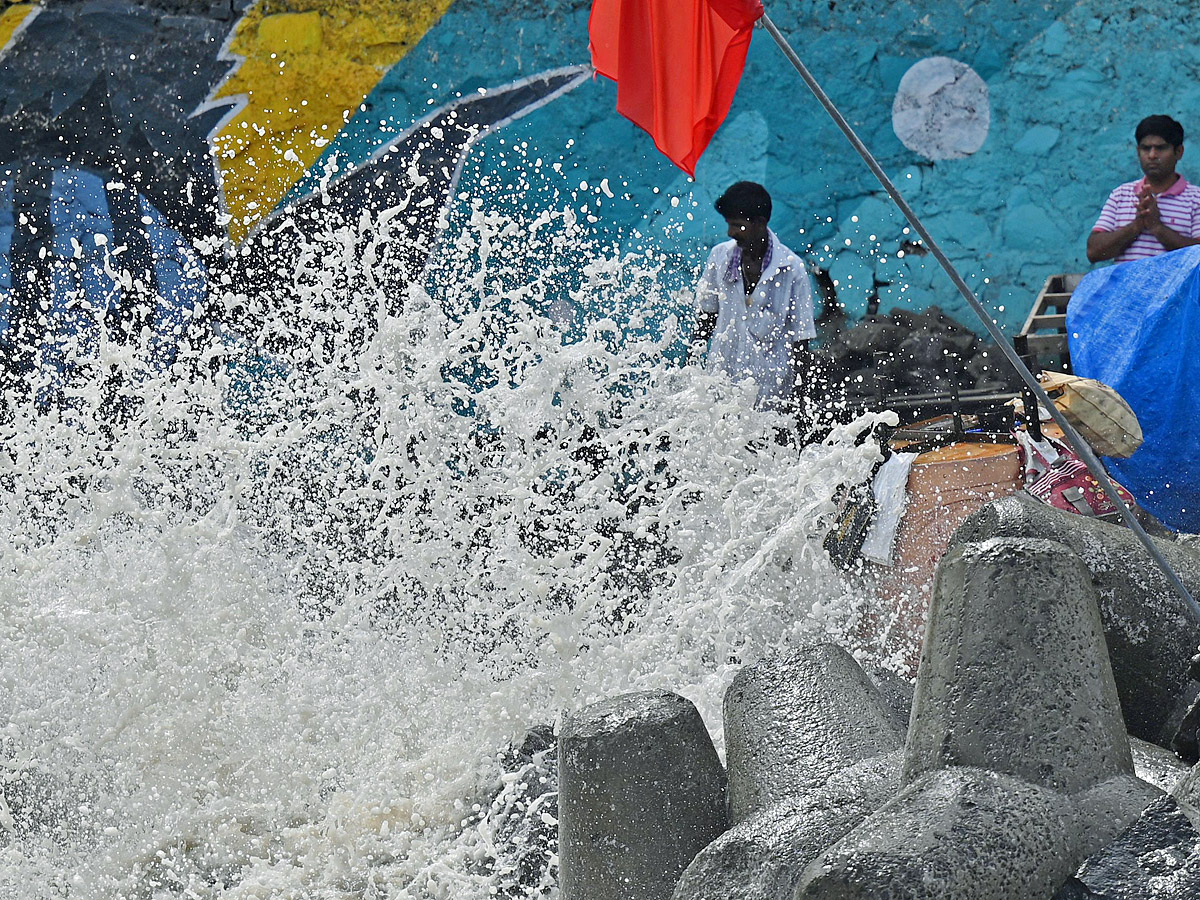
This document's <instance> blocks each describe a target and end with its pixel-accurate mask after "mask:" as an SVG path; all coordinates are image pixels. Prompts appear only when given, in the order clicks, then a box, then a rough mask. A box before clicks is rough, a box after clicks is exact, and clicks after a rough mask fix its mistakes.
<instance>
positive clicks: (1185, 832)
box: [1054, 797, 1200, 900]
mask: <svg viewBox="0 0 1200 900" xmlns="http://www.w3.org/2000/svg"><path fill="white" fill-rule="evenodd" d="M1196 897H1200V834H1198V833H1197V831H1196V829H1195V827H1194V826H1193V825H1192V823H1191V822H1190V821H1189V820H1188V817H1187V816H1186V815H1184V813H1183V811H1182V810H1181V809H1180V808H1179V806H1178V804H1176V802H1175V800H1174V799H1172V798H1171V797H1163V798H1161V799H1160V800H1158V801H1156V802H1155V803H1153V804H1152V805H1151V806H1150V807H1149V808H1148V809H1147V810H1146V811H1145V812H1144V813H1143V814H1142V816H1141V817H1140V818H1138V819H1137V820H1136V821H1135V822H1134V823H1133V824H1132V825H1130V826H1129V828H1127V829H1126V830H1125V831H1124V832H1123V833H1122V834H1121V835H1120V837H1119V838H1118V839H1117V840H1115V841H1113V842H1112V843H1111V844H1109V845H1108V846H1106V847H1104V849H1102V850H1101V851H1099V852H1098V853H1095V854H1093V855H1091V856H1089V857H1088V858H1087V859H1086V860H1084V862H1083V864H1082V865H1081V866H1080V867H1079V871H1078V872H1076V873H1075V876H1074V877H1073V878H1071V879H1070V880H1069V881H1068V882H1067V884H1065V885H1064V886H1063V888H1062V889H1061V890H1060V891H1059V892H1058V893H1057V894H1055V895H1054V900H1087V898H1096V900H1100V898H1103V900H1194V898H1196Z"/></svg>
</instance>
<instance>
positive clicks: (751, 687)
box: [723, 644, 902, 824]
mask: <svg viewBox="0 0 1200 900" xmlns="http://www.w3.org/2000/svg"><path fill="white" fill-rule="evenodd" d="M723 714H724V715H723V718H724V721H725V755H726V765H727V768H728V772H729V817H730V821H731V823H733V824H737V823H739V822H742V821H744V820H746V819H748V818H749V817H751V816H753V815H754V814H755V813H757V812H760V811H761V810H763V809H766V808H768V807H770V806H773V805H774V804H775V803H777V802H779V801H780V800H784V799H787V798H789V797H793V796H795V795H796V794H798V793H799V792H800V791H802V790H803V789H805V788H812V787H816V786H819V785H821V784H824V783H825V782H826V781H827V780H828V779H829V777H830V775H832V774H833V773H835V772H837V771H839V770H841V769H844V768H846V767H847V766H850V765H853V764H855V763H858V762H862V761H863V760H865V759H869V758H871V757H873V756H878V755H879V754H881V753H886V752H888V751H890V750H895V749H897V748H898V747H900V745H901V742H902V735H901V733H900V732H899V731H898V730H897V728H896V725H895V722H894V719H893V715H892V712H891V710H890V709H889V708H888V706H887V705H886V703H885V702H884V700H883V697H882V696H881V694H880V693H879V690H878V688H876V687H875V685H874V684H872V682H871V680H870V679H869V678H868V677H867V675H866V674H865V673H864V672H863V670H862V668H861V667H860V666H859V664H858V663H857V662H855V660H854V657H853V656H851V655H850V654H849V653H847V652H846V651H845V650H844V649H842V648H841V647H838V646H836V645H835V644H818V645H814V646H811V647H806V648H804V649H803V650H799V651H797V652H796V653H794V654H791V655H789V656H787V657H784V658H782V659H780V658H772V659H766V660H763V661H761V662H759V663H756V664H755V665H752V666H747V667H746V668H744V669H742V670H741V671H740V672H738V673H737V675H736V676H735V677H734V679H733V682H732V683H731V684H730V685H729V688H728V690H726V692H725V702H724V709H723Z"/></svg>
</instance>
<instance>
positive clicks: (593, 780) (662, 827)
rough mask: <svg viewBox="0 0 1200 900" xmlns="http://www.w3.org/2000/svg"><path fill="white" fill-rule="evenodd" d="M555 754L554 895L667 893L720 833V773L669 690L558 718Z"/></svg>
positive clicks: (690, 712) (654, 898)
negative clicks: (556, 889) (556, 846)
mask: <svg viewBox="0 0 1200 900" xmlns="http://www.w3.org/2000/svg"><path fill="white" fill-rule="evenodd" d="M558 760H559V762H558V765H559V795H558V816H559V819H558V838H559V849H558V856H559V887H560V891H561V896H562V898H563V900H615V898H621V900H666V898H669V897H670V896H671V893H672V891H674V889H675V882H676V881H677V880H678V878H679V876H680V874H681V873H682V872H683V870H684V868H686V867H687V865H688V863H690V862H691V861H692V858H693V857H694V856H695V855H696V854H697V853H699V852H700V851H701V850H702V849H704V847H705V846H707V845H708V844H709V843H710V842H711V841H712V840H713V839H714V838H716V837H717V836H718V835H720V834H721V832H722V831H724V830H725V821H726V819H725V773H724V771H723V770H722V769H721V762H720V760H719V759H718V758H717V752H716V749H715V748H714V747H713V744H712V740H711V738H710V737H709V735H708V731H707V730H706V729H705V727H704V722H703V721H702V720H701V718H700V714H699V713H698V712H697V711H696V707H695V706H693V705H692V703H691V702H690V701H688V700H686V699H684V698H683V697H680V696H678V695H676V694H672V693H669V692H667V691H644V692H639V693H633V694H625V695H622V696H620V697H614V698H611V699H609V700H604V701H601V702H599V703H594V704H592V705H591V706H588V707H586V708H584V709H582V710H580V711H579V712H575V713H570V714H568V715H566V716H564V718H563V724H562V729H561V731H560V733H559V741H558Z"/></svg>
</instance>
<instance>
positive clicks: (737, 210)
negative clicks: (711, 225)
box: [713, 181, 771, 222]
mask: <svg viewBox="0 0 1200 900" xmlns="http://www.w3.org/2000/svg"><path fill="white" fill-rule="evenodd" d="M713 205H714V206H716V208H717V212H719V213H720V214H721V215H722V216H723V217H724V218H726V219H747V220H748V219H766V220H767V221H768V222H769V221H771V195H770V194H768V193H767V189H766V188H765V187H763V186H762V185H761V184H755V183H754V182H753V181H739V182H737V183H736V184H731V185H730V186H729V187H728V188H726V190H725V193H723V194H722V195H721V196H720V199H718V200H717V202H716V203H715V204H713Z"/></svg>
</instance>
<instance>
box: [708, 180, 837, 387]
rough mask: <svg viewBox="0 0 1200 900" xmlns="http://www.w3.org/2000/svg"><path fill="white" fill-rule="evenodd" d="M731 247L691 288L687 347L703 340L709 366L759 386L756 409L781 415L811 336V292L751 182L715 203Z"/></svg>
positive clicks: (763, 195)
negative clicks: (692, 327)
mask: <svg viewBox="0 0 1200 900" xmlns="http://www.w3.org/2000/svg"><path fill="white" fill-rule="evenodd" d="M716 208H717V212H719V213H720V214H721V215H722V216H723V217H724V219H725V222H726V225H727V226H728V234H729V237H730V240H728V241H725V242H724V243H721V244H718V245H717V246H716V247H714V248H713V249H712V252H711V253H710V254H709V256H708V262H707V264H706V265H705V267H704V274H703V275H701V276H700V283H699V284H698V285H697V287H696V304H697V307H698V310H699V312H698V316H697V321H696V332H695V334H694V336H693V342H694V343H703V342H706V341H710V340H711V343H710V345H709V348H708V359H709V362H710V363H711V364H712V365H713V366H715V367H716V368H717V369H719V370H721V371H724V372H728V373H729V374H730V375H731V376H733V377H734V378H739V379H740V378H747V377H749V378H753V379H754V381H755V383H757V384H758V394H757V396H756V398H755V405H756V406H759V407H768V408H781V407H783V406H785V405H786V404H787V403H788V402H789V401H790V400H791V399H792V398H793V395H794V393H795V389H796V372H797V369H798V367H799V365H800V359H801V357H802V355H803V354H804V352H805V351H806V350H807V347H808V342H809V341H810V340H811V339H812V338H814V337H816V334H817V331H816V326H815V325H814V323H813V289H812V281H811V279H810V278H809V275H808V270H807V269H806V268H805V265H804V261H803V260H801V259H800V257H798V256H797V255H796V254H795V253H793V252H792V251H791V250H789V249H788V248H787V247H786V246H784V244H783V243H782V242H781V241H780V240H779V238H778V237H777V236H776V235H775V233H774V232H773V231H771V229H770V228H768V227H767V223H768V222H769V221H770V219H771V195H770V194H768V193H767V190H766V188H764V187H763V186H762V185H760V184H755V183H754V182H751V181H739V182H737V183H736V184H734V185H731V186H730V187H729V189H728V190H726V191H725V193H724V194H722V195H721V198H720V199H719V200H717V202H716Z"/></svg>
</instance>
